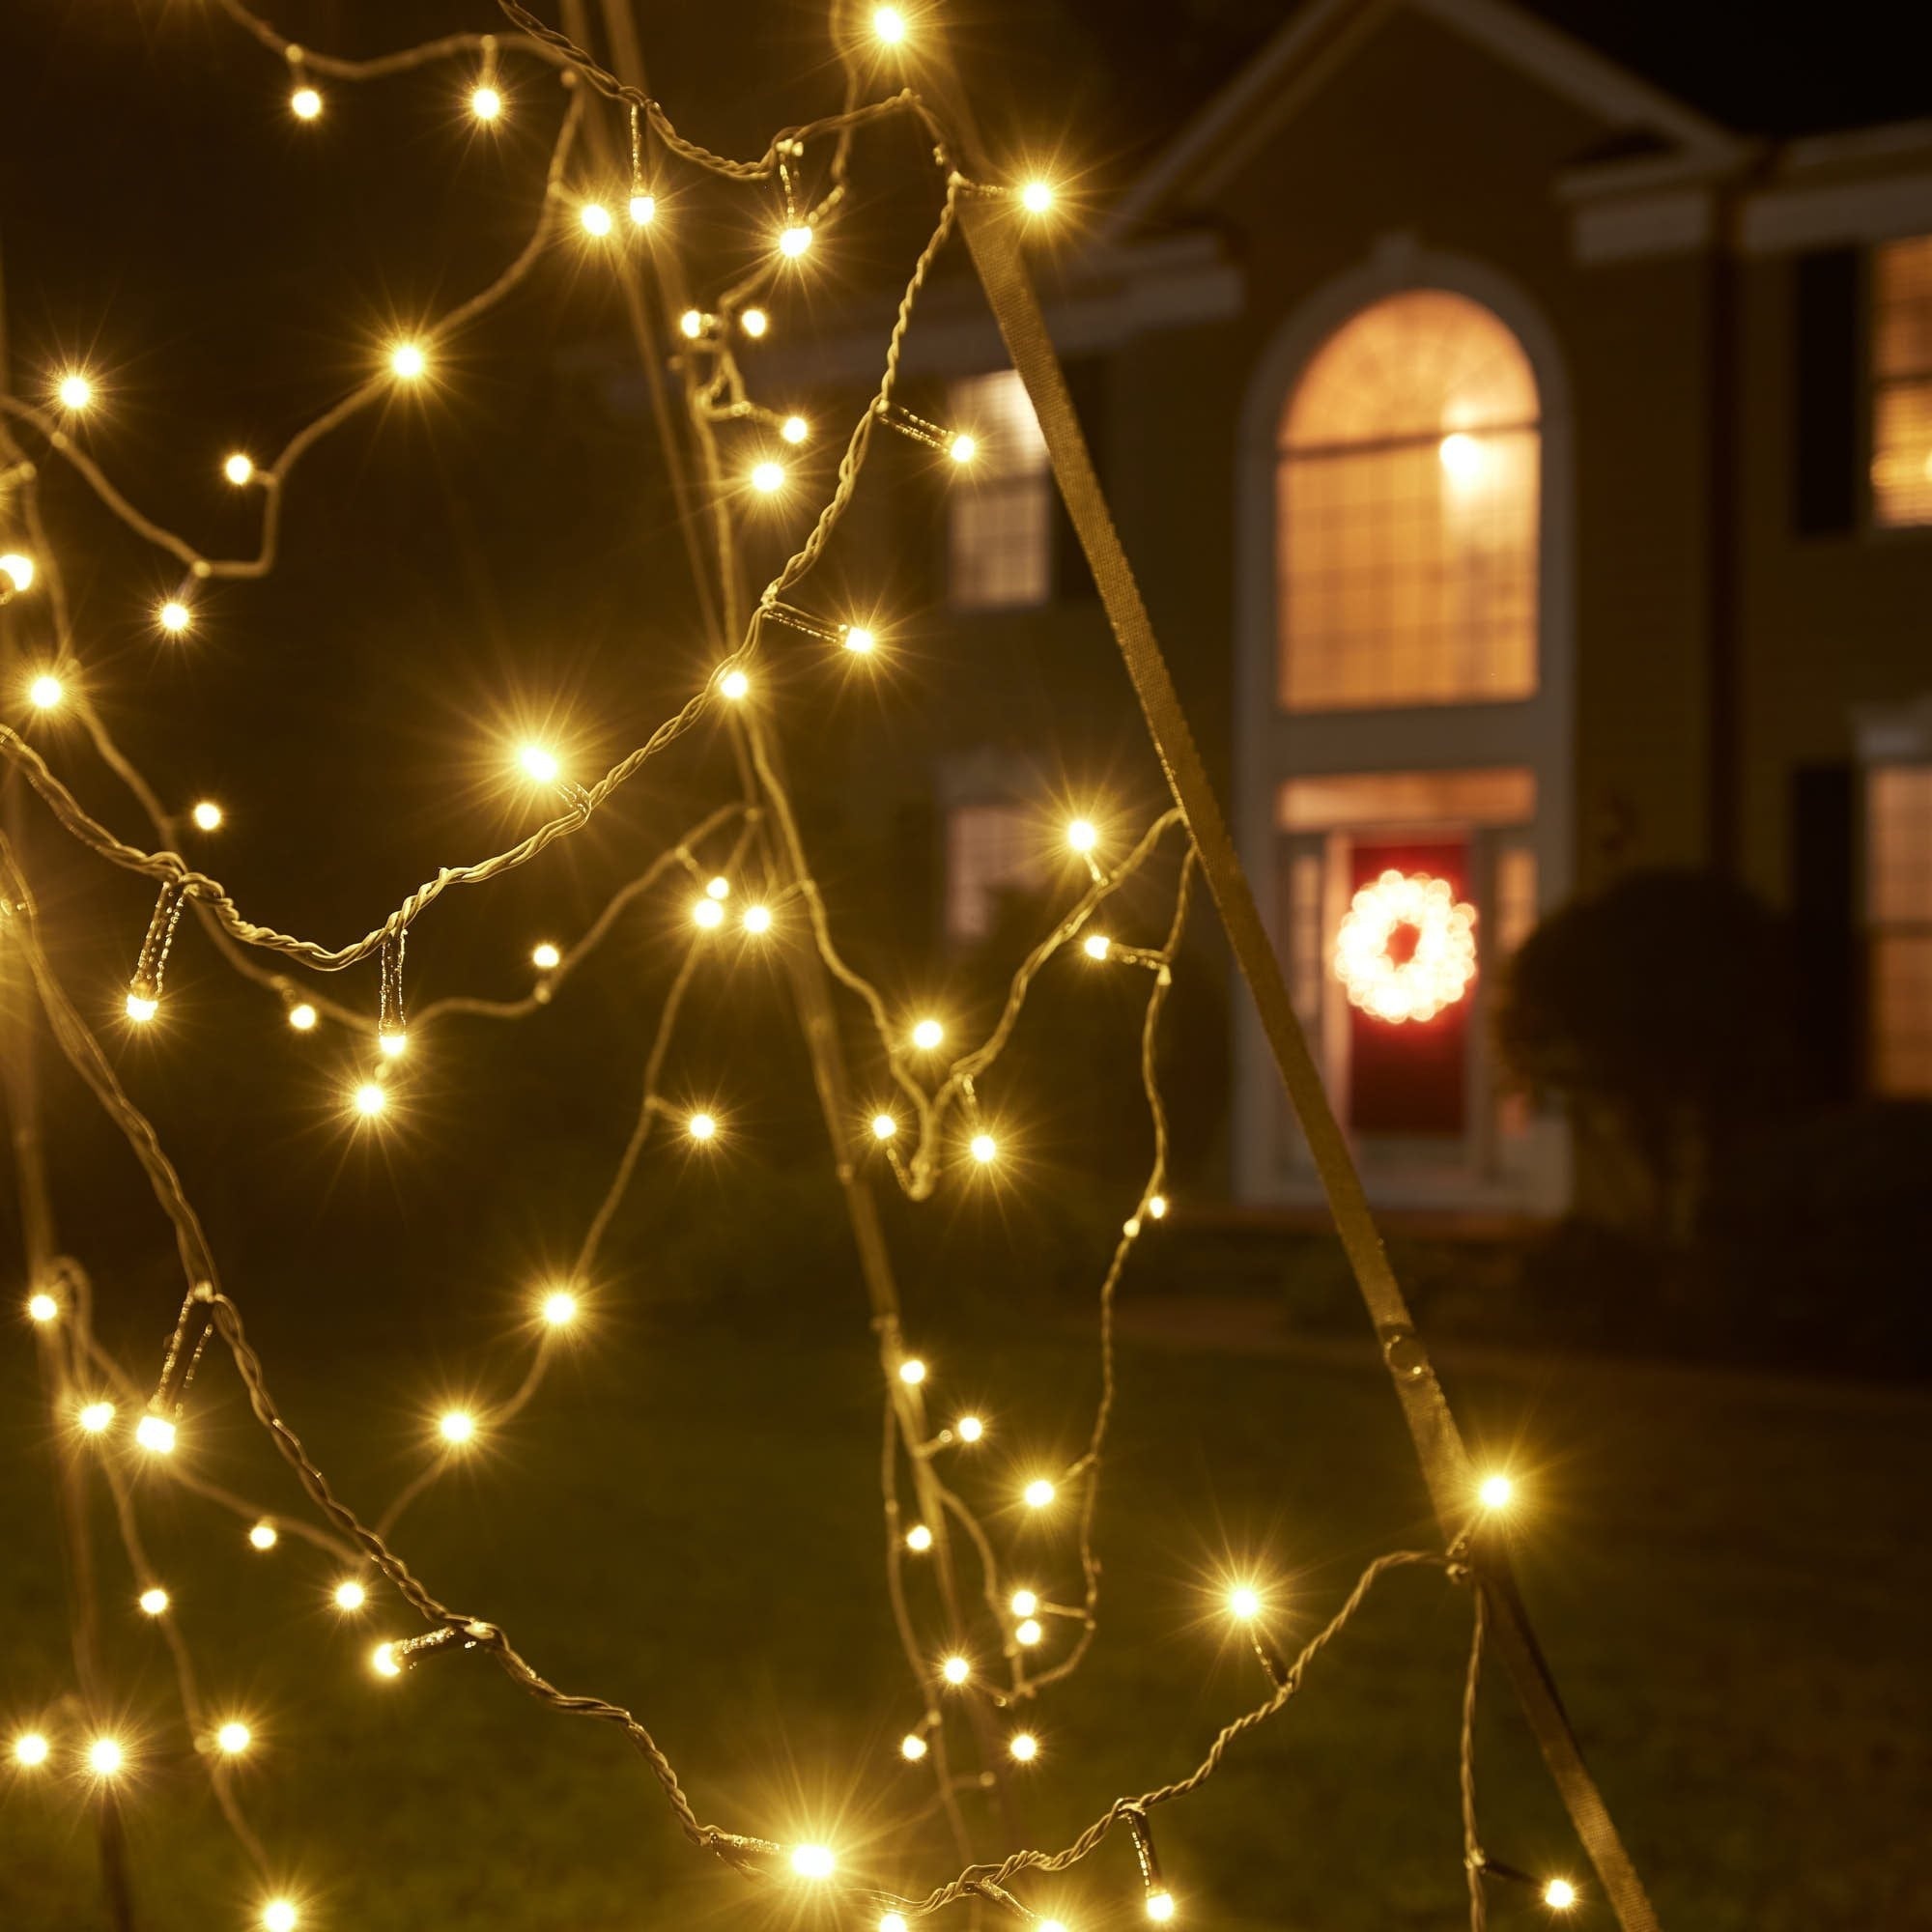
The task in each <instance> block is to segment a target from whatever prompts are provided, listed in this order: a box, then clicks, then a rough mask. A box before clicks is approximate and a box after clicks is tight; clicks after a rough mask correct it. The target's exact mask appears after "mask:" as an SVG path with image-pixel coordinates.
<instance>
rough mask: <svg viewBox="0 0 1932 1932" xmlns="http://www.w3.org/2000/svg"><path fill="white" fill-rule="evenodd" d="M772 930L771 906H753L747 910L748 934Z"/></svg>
mask: <svg viewBox="0 0 1932 1932" xmlns="http://www.w3.org/2000/svg"><path fill="white" fill-rule="evenodd" d="M771 929H772V909H771V907H770V906H761V905H753V906H747V907H746V908H745V930H746V931H747V932H750V933H760V932H769V931H770V930H771Z"/></svg>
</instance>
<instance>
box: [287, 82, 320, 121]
mask: <svg viewBox="0 0 1932 1932" xmlns="http://www.w3.org/2000/svg"><path fill="white" fill-rule="evenodd" d="M289 105H290V106H291V107H292V108H293V109H294V110H295V115H296V119H297V120H298V121H313V120H314V119H315V118H316V116H317V115H318V114H320V113H321V112H322V96H321V95H320V94H318V93H317V92H316V91H315V89H314V88H312V87H298V88H297V89H296V91H295V92H294V93H293V94H292V95H290V96H289Z"/></svg>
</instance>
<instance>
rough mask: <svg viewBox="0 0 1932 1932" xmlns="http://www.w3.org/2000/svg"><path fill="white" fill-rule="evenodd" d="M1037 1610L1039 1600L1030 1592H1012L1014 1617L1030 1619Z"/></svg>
mask: <svg viewBox="0 0 1932 1932" xmlns="http://www.w3.org/2000/svg"><path fill="white" fill-rule="evenodd" d="M1038 1608H1039V1598H1038V1597H1037V1595H1036V1594H1035V1592H1033V1591H1032V1590H1015V1591H1014V1592H1013V1615H1014V1616H1016V1617H1030V1616H1032V1615H1033V1613H1034V1612H1035V1611H1036V1610H1037V1609H1038Z"/></svg>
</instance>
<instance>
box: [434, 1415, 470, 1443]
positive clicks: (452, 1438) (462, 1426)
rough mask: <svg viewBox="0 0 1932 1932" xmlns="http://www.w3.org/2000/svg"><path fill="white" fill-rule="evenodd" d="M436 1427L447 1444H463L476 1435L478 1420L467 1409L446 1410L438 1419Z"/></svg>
mask: <svg viewBox="0 0 1932 1932" xmlns="http://www.w3.org/2000/svg"><path fill="white" fill-rule="evenodd" d="M436 1426H437V1428H438V1429H439V1430H440V1432H441V1434H442V1439H443V1440H444V1441H445V1442H454V1443H458V1444H461V1443H464V1442H468V1441H470V1440H471V1439H472V1438H473V1437H474V1436H475V1434H476V1418H475V1417H474V1416H473V1415H471V1414H470V1413H469V1410H468V1409H465V1408H451V1409H445V1410H444V1411H443V1413H442V1414H441V1415H440V1416H439V1417H438V1418H437V1423H436Z"/></svg>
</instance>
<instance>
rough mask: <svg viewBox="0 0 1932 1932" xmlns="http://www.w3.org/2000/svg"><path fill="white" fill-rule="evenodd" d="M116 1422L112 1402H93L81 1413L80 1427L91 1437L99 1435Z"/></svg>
mask: <svg viewBox="0 0 1932 1932" xmlns="http://www.w3.org/2000/svg"><path fill="white" fill-rule="evenodd" d="M113 1420H114V1405H113V1404H112V1403H111V1402H91V1403H89V1404H88V1405H87V1406H86V1407H85V1408H83V1409H82V1410H81V1411H80V1416H79V1421H80V1426H81V1427H82V1428H83V1429H84V1430H86V1431H87V1433H88V1434H89V1435H99V1434H100V1433H101V1431H102V1430H104V1429H105V1428H106V1427H107V1426H108V1424H109V1423H111V1422H112V1421H113Z"/></svg>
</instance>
